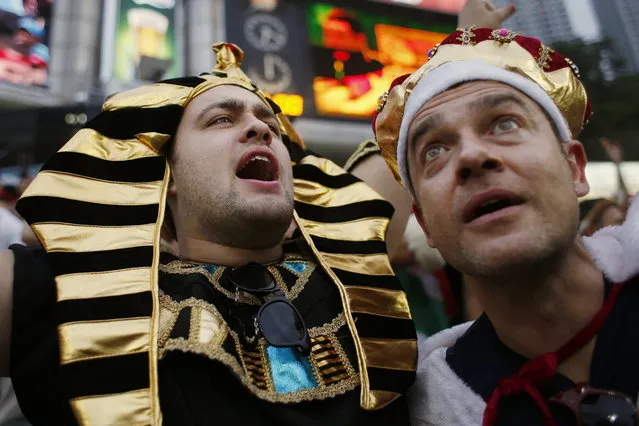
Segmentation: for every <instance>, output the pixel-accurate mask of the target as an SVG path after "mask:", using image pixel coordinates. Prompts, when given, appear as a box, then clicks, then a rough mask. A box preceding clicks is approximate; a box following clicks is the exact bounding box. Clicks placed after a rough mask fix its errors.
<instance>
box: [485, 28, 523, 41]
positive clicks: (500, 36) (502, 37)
mask: <svg viewBox="0 0 639 426" xmlns="http://www.w3.org/2000/svg"><path fill="white" fill-rule="evenodd" d="M516 35H517V34H515V33H514V32H513V31H510V30H508V29H506V28H500V29H498V30H493V31H492V32H491V33H490V38H491V39H493V40H495V41H498V42H499V43H510V42H511V41H513V40H514V39H515V36H516Z"/></svg>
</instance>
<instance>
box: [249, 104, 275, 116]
mask: <svg viewBox="0 0 639 426" xmlns="http://www.w3.org/2000/svg"><path fill="white" fill-rule="evenodd" d="M253 114H255V116H256V117H257V118H259V119H260V120H264V119H271V120H277V118H276V117H275V114H274V113H273V111H272V110H271V109H270V108H269V107H267V106H266V105H264V104H263V103H262V102H260V103H257V104H255V105H253Z"/></svg>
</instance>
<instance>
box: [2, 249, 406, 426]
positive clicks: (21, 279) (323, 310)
mask: <svg viewBox="0 0 639 426" xmlns="http://www.w3.org/2000/svg"><path fill="white" fill-rule="evenodd" d="M12 249H13V251H14V254H15V259H16V267H15V282H16V286H15V288H16V292H15V294H14V324H13V335H14V336H16V338H15V339H14V341H13V344H12V354H11V355H12V359H13V362H12V377H13V380H14V383H15V388H16V393H17V395H18V398H19V401H20V404H21V407H22V409H23V411H24V413H25V415H26V416H27V418H28V419H29V420H30V422H31V423H32V424H33V425H35V426H37V425H49V424H60V425H74V424H77V422H76V420H75V419H74V416H73V413H72V412H71V410H70V407H69V405H68V403H67V401H66V399H65V398H64V397H63V395H64V394H66V392H67V391H68V390H67V389H65V384H64V382H63V381H61V380H60V376H59V365H58V360H57V358H58V357H57V353H58V351H59V347H58V344H57V334H56V330H55V326H54V324H55V321H54V320H53V318H54V317H55V316H56V315H57V312H56V304H55V291H54V289H55V287H54V286H53V285H52V281H53V275H52V274H51V270H50V267H49V264H48V262H47V260H46V257H45V255H44V252H43V251H42V250H41V249H33V248H24V247H22V246H13V247H12ZM286 249H287V252H286V254H285V257H284V259H283V261H282V262H280V263H278V264H274V265H270V266H269V268H270V269H272V270H273V271H275V274H274V275H275V276H276V278H277V281H278V283H280V285H281V284H283V286H282V287H283V290H284V292H285V293H286V294H287V295H289V296H291V300H292V302H293V303H294V305H295V306H296V307H297V308H298V310H299V311H300V312H301V313H302V316H303V317H304V320H305V322H306V324H307V326H308V328H309V330H310V333H311V335H312V337H313V339H312V344H313V347H312V351H311V355H310V356H309V358H308V359H309V360H310V363H311V364H313V370H315V371H314V373H315V374H313V375H312V377H313V378H314V379H315V384H316V385H317V386H316V387H315V388H313V389H302V390H301V391H300V392H289V393H287V394H282V393H280V394H278V393H277V392H276V391H274V389H273V386H268V385H266V383H265V381H264V380H263V377H260V370H261V371H262V372H263V371H264V370H263V368H260V365H261V363H260V360H261V359H262V358H263V357H268V356H269V352H268V351H269V349H271V350H272V348H267V347H266V346H267V345H265V344H264V341H263V339H260V340H257V341H255V342H254V343H250V342H248V341H247V336H244V334H247V333H248V334H251V333H252V330H250V329H249V330H245V329H244V328H243V327H242V326H241V324H240V323H239V322H237V321H235V317H239V318H240V319H242V320H243V321H242V322H243V323H248V324H250V323H251V321H250V318H248V319H247V318H241V317H242V316H248V317H250V316H251V315H253V314H254V312H253V311H254V310H256V309H257V308H259V306H255V305H252V304H251V303H242V301H240V303H237V302H235V301H234V294H233V288H232V286H230V285H229V282H228V280H227V279H226V276H227V273H228V270H226V271H224V268H223V267H216V266H212V265H194V264H186V263H184V262H181V261H179V260H178V259H176V258H174V257H173V256H171V255H168V254H163V256H162V265H161V275H160V290H161V292H162V294H161V309H162V311H163V313H162V315H161V318H162V326H161V330H162V333H161V336H160V339H161V341H160V342H159V347H160V361H159V388H160V402H161V406H162V413H163V424H165V425H193V426H195V425H209V424H211V421H212V420H214V421H215V424H219V425H236V424H251V425H274V424H277V425H318V426H319V425H326V424H331V425H335V426H341V425H344V426H346V425H387V424H393V425H403V424H408V417H407V416H408V414H407V407H406V403H405V400H404V399H403V398H401V399H400V400H398V401H395V402H394V403H393V404H390V405H389V406H387V407H386V408H384V409H382V410H380V411H375V412H371V411H366V410H363V409H362V408H361V407H360V406H359V403H358V400H359V380H358V375H357V364H356V362H354V361H355V360H356V354H355V351H354V348H353V345H352V340H351V339H350V336H349V333H348V330H347V328H346V326H345V322H344V313H343V311H342V310H341V309H340V304H339V293H338V291H337V289H336V288H335V287H334V286H333V285H332V284H331V283H330V280H329V279H328V277H327V276H326V274H325V273H324V272H323V271H322V269H321V268H318V267H317V264H316V263H315V262H313V260H312V255H311V253H309V252H308V247H306V245H305V244H304V243H303V240H300V239H297V241H295V242H292V243H289V244H287V245H286ZM211 272H212V273H211ZM214 276H216V277H217V278H213V277H214ZM249 302H250V300H249ZM203 310H207V311H209V312H214V313H217V314H219V315H220V316H221V317H223V318H224V320H225V321H226V322H227V323H228V324H229V326H230V328H231V330H230V331H231V333H230V334H233V337H230V335H229V333H227V334H226V336H227V342H226V343H227V344H222V345H221V347H222V348H223V351H217V350H218V348H219V347H218V346H216V345H213V344H211V341H206V340H204V339H201V338H200V337H201V336H204V335H208V336H212V338H213V339H214V338H215V337H216V336H214V334H215V333H213V332H212V331H214V330H212V328H211V327H208V328H207V324H208V325H210V324H211V323H210V322H207V321H203V322H200V321H197V320H196V319H197V318H207V317H206V316H204V315H202V311H203ZM165 314H166V315H165ZM330 317H332V318H333V320H332V321H331V323H330V324H326V323H324V322H323V321H325V318H330ZM195 328H197V329H198V330H196V329H195ZM213 328H214V327H213ZM201 330H206V333H204V332H201ZM249 338H250V336H249ZM238 349H239V350H240V351H241V354H242V355H241V356H238V353H237V350H238ZM280 350H282V351H284V353H285V355H286V348H282V349H280ZM234 360H240V362H239V363H235V365H232V364H233V361H234ZM270 363H271V364H272V363H273V360H271V362H270ZM233 367H235V368H233ZM322 370H325V371H322ZM142 371H143V372H144V369H142ZM121 374H123V375H125V376H127V380H129V381H130V382H131V384H130V385H131V387H133V388H134V387H135V386H138V385H139V384H137V383H135V382H136V381H139V380H143V379H144V376H141V375H140V374H139V371H137V370H136V369H134V370H123V371H122V372H121ZM108 382H109V381H108V380H104V381H103V382H102V383H94V384H93V386H95V387H97V388H98V389H96V390H97V391H100V392H104V391H108V389H105V388H102V389H100V386H107V387H108V385H107V383H108ZM243 382H244V383H243ZM320 382H321V384H319V383H320ZM271 385H272V384H271ZM331 385H332V387H331ZM269 389H270V390H269ZM256 393H258V394H259V395H256ZM278 399H279V401H278ZM284 401H288V402H287V403H285V402H284Z"/></svg>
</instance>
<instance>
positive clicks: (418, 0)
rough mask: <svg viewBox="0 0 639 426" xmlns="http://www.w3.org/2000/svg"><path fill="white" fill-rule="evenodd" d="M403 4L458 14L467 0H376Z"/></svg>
mask: <svg viewBox="0 0 639 426" xmlns="http://www.w3.org/2000/svg"><path fill="white" fill-rule="evenodd" d="M376 1H379V2H383V3H392V4H397V5H403V6H412V7H419V8H421V9H426V10H434V11H437V12H444V13H454V14H458V13H459V11H460V10H461V9H462V7H464V5H465V4H466V0H376Z"/></svg>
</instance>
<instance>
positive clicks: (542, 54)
mask: <svg viewBox="0 0 639 426" xmlns="http://www.w3.org/2000/svg"><path fill="white" fill-rule="evenodd" d="M553 52H554V50H552V49H551V48H550V47H548V46H546V45H543V44H542V45H541V47H540V48H539V58H537V65H538V66H539V67H540V68H542V69H546V68H550V64H549V62H550V61H552V58H551V57H550V55H551V54H552V53H553Z"/></svg>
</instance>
